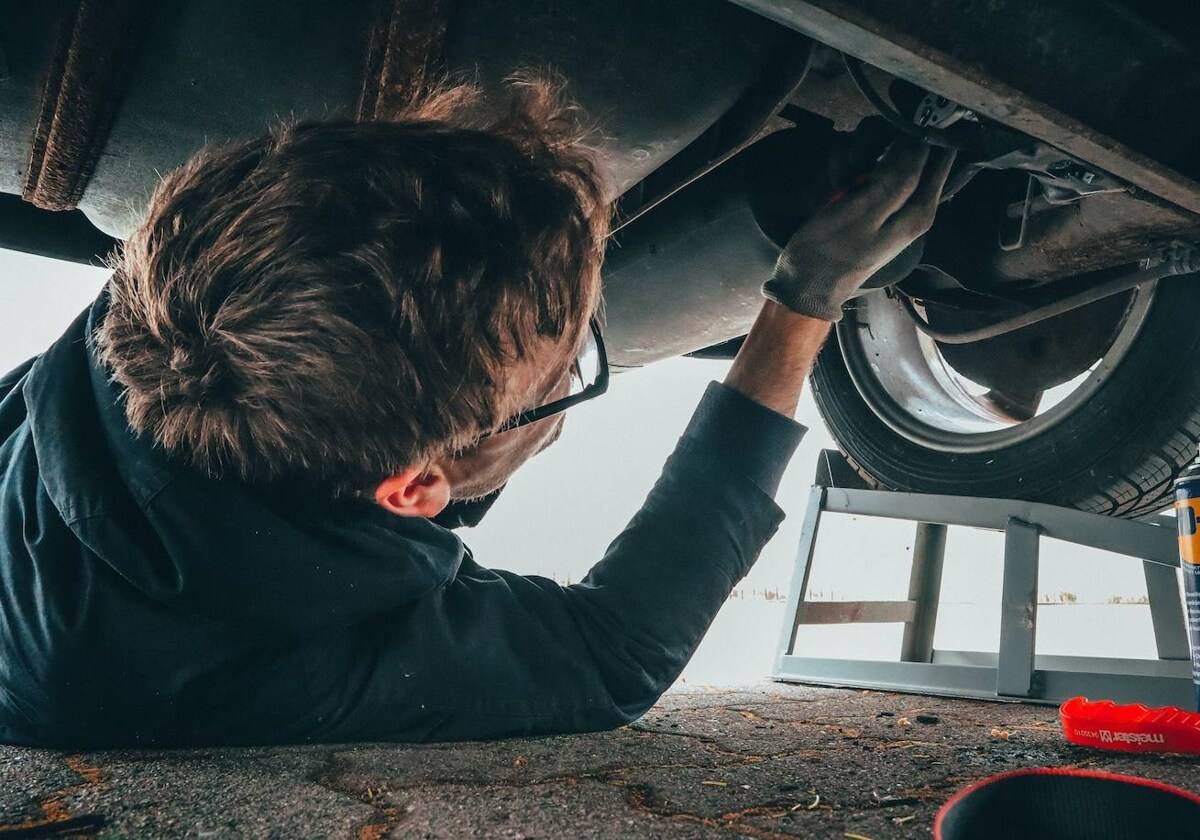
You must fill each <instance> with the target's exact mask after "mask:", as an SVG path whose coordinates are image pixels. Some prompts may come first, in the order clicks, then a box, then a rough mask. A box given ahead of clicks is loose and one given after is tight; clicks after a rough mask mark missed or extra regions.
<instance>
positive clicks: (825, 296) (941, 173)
mask: <svg viewBox="0 0 1200 840" xmlns="http://www.w3.org/2000/svg"><path fill="white" fill-rule="evenodd" d="M953 163H954V153H953V152H951V151H948V150H945V149H937V150H935V151H934V152H933V154H931V153H930V147H929V146H927V145H926V144H925V143H922V142H920V141H917V140H911V139H903V140H898V141H896V142H895V143H893V144H892V146H891V148H889V149H888V151H887V153H886V154H885V155H884V156H883V159H882V160H881V161H880V163H879V165H878V166H876V168H875V170H874V171H873V172H871V173H870V174H869V175H868V176H867V177H866V178H865V179H864V180H863V181H862V183H860V184H859V185H858V186H856V187H855V188H854V189H853V190H851V191H850V192H849V193H847V194H845V195H842V196H839V197H837V198H835V199H834V200H833V201H831V203H830V204H827V205H826V206H825V207H824V208H822V209H821V210H819V211H817V213H816V214H815V215H814V216H813V217H812V218H810V219H808V220H807V221H806V222H805V223H804V224H802V225H801V226H800V228H799V229H798V230H797V231H796V232H795V233H794V234H792V238H791V239H789V240H788V243H787V246H786V247H785V248H784V249H783V253H781V254H780V255H779V260H778V262H776V264H775V273H774V274H772V275H771V279H770V280H768V281H767V282H766V283H764V284H763V294H764V295H765V296H766V297H767V298H769V299H771V300H773V301H775V302H776V303H778V304H781V305H782V306H785V307H787V308H788V309H790V310H792V311H793V312H796V313H799V314H800V315H807V316H808V317H810V318H819V319H820V320H822V321H840V320H841V318H842V305H843V304H844V303H845V302H846V301H848V300H849V299H850V298H852V297H853V296H854V294H855V293H856V292H857V291H858V290H859V288H861V287H862V284H863V283H865V282H866V281H867V279H868V278H869V277H870V276H871V275H872V274H874V273H875V272H876V271H878V270H879V269H881V268H883V266H885V265H887V264H888V263H889V262H891V260H892V259H893V258H895V257H896V255H897V254H899V253H900V252H901V251H903V250H904V249H905V248H907V247H908V246H909V245H911V244H912V243H913V241H914V240H916V239H917V238H919V237H920V236H921V235H922V234H924V233H925V232H926V231H927V230H929V227H930V225H932V224H933V217H934V215H935V214H936V213H937V207H938V202H939V200H940V199H941V195H942V187H943V186H945V184H946V177H947V176H948V175H949V174H950V167H951V165H952V164H953Z"/></svg>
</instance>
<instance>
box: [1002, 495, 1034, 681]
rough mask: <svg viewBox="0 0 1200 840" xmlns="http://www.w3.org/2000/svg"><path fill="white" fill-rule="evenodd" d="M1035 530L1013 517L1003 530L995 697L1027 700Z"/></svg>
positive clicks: (1031, 645) (1030, 679) (1029, 678)
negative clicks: (1002, 567) (1002, 571)
mask: <svg viewBox="0 0 1200 840" xmlns="http://www.w3.org/2000/svg"><path fill="white" fill-rule="evenodd" d="M1037 582H1038V528H1037V526H1036V525H1030V524H1029V523H1027V522H1022V521H1021V520H1020V519H1017V518H1016V517H1013V518H1011V519H1009V520H1008V527H1007V528H1005V531H1004V591H1003V595H1002V596H1001V602H1000V651H999V656H998V657H997V662H996V694H998V695H1000V696H1002V697H1003V696H1008V697H1028V696H1030V693H1031V690H1032V688H1033V654H1034V643H1035V639H1036V631H1037Z"/></svg>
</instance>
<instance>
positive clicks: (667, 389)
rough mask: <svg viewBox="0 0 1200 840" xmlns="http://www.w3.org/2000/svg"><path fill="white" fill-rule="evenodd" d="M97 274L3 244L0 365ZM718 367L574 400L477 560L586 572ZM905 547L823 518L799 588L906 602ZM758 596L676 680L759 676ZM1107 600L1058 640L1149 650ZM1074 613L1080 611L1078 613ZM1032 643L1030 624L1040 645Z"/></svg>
mask: <svg viewBox="0 0 1200 840" xmlns="http://www.w3.org/2000/svg"><path fill="white" fill-rule="evenodd" d="M106 276H107V273H106V272H104V271H101V270H98V269H91V268H87V267H84V266H78V265H73V264H69V263H62V262H55V261H51V260H46V259H42V258H38V257H31V256H28V255H24V254H16V253H13V252H7V251H0V371H7V370H9V369H11V368H13V367H15V366H16V365H17V364H19V363H20V362H22V361H24V360H25V359H27V358H29V357H30V356H32V355H35V354H37V353H39V352H41V350H43V349H44V348H45V347H46V346H47V345H48V344H50V343H51V342H52V341H53V340H54V339H55V338H57V337H58V335H59V334H61V332H62V330H63V329H64V328H65V326H66V325H67V324H68V323H69V322H70V321H71V320H72V319H73V318H74V317H75V316H76V315H78V314H79V312H81V311H82V310H83V309H84V308H85V307H86V306H87V305H88V304H89V303H90V302H91V300H92V298H93V297H94V296H95V294H96V293H97V292H98V290H99V289H100V287H101V285H102V284H103V282H104V280H105V278H106ZM727 367H728V363H726V362H716V361H701V360H694V359H682V358H681V359H673V360H669V361H666V362H662V363H659V364H656V365H652V366H650V367H648V368H645V369H642V370H637V371H632V372H627V373H622V374H620V375H618V376H616V377H614V379H613V382H612V386H611V388H610V390H609V393H608V394H607V395H605V396H604V397H602V398H600V399H598V400H595V401H592V402H590V403H586V404H584V405H581V406H578V407H577V408H575V409H573V410H572V411H571V413H570V415H569V416H568V418H567V423H566V426H565V429H564V433H563V436H562V438H561V440H560V441H559V442H558V443H557V444H556V445H555V446H554V447H552V448H551V449H549V450H547V451H546V452H544V453H543V454H542V455H540V456H539V457H538V458H536V459H535V460H534V461H532V462H531V463H530V464H528V465H527V466H526V467H525V468H524V469H523V470H522V471H521V472H519V473H518V474H517V475H516V476H515V477H514V479H513V481H512V482H511V484H510V485H509V487H508V488H507V490H506V491H505V493H504V494H503V495H502V496H501V498H500V501H499V502H498V503H497V504H496V506H495V507H494V508H493V510H492V511H491V512H490V513H489V515H488V516H487V517H486V518H485V519H484V521H483V523H482V524H481V526H480V527H479V528H475V529H471V530H468V531H465V532H462V536H463V537H464V539H465V541H466V542H467V543H468V545H470V546H471V547H472V549H473V550H474V552H475V554H476V558H477V560H478V561H479V562H480V563H481V564H483V565H485V566H492V567H497V568H508V569H512V570H514V571H517V572H521V573H526V574H534V573H536V574H542V575H547V576H550V577H554V578H556V579H558V580H559V581H562V582H567V581H572V582H574V581H578V580H579V579H580V578H582V577H583V576H584V574H585V573H586V572H587V570H588V568H589V567H590V566H591V565H592V564H593V563H594V562H596V561H597V560H598V559H599V558H600V556H601V555H602V554H603V551H604V548H605V546H606V545H607V544H608V542H609V541H610V540H611V539H612V538H613V537H614V536H615V535H616V534H617V533H618V532H619V531H620V530H621V528H622V527H623V526H624V524H625V523H626V521H628V519H629V517H630V516H631V515H632V514H633V513H634V511H636V510H637V509H638V507H639V506H640V505H641V502H642V500H643V498H644V497H645V494H646V492H647V491H648V490H649V488H650V486H651V485H652V484H653V482H654V480H655V478H656V477H657V476H658V473H659V470H660V468H661V466H662V464H663V462H664V461H665V460H666V457H667V455H668V454H669V453H670V451H671V449H672V448H673V447H674V445H675V441H676V440H677V439H678V437H679V434H680V433H681V432H682V430H683V428H684V426H685V425H686V424H687V421H688V418H689V417H690V415H691V412H692V409H693V408H694V406H695V404H696V402H697V401H698V400H699V398H700V395H701V393H702V392H703V390H704V388H705V386H706V385H707V383H708V382H709V381H710V380H712V379H718V380H719V379H720V378H721V377H722V376H723V375H724V373H725V370H726V369H727ZM797 419H798V420H799V421H800V422H801V423H803V424H805V425H806V426H808V427H809V432H808V435H807V436H806V437H805V440H804V442H803V444H802V445H801V447H800V450H799V451H798V453H797V454H796V456H795V458H793V460H792V463H791V465H790V466H789V468H788V471H787V474H786V476H785V478H784V483H783V487H782V488H781V490H780V493H779V496H778V502H779V504H780V505H781V507H783V509H784V510H785V511H786V512H787V513H788V518H787V520H786V521H785V522H784V524H783V526H782V527H781V529H780V531H779V533H778V535H777V536H776V537H775V539H774V540H773V541H772V542H771V543H770V544H769V545H768V546H767V548H766V550H765V551H764V552H763V555H762V557H761V558H760V560H759V562H758V564H757V565H756V566H755V568H754V570H753V571H752V572H751V573H750V575H749V576H748V577H747V578H746V579H745V580H744V581H743V582H742V584H741V586H740V589H741V590H742V591H743V593H744V594H745V595H746V596H750V595H752V594H753V591H754V590H777V591H779V592H780V593H781V594H782V593H786V591H787V587H788V584H789V581H790V579H791V572H792V564H793V561H794V553H795V546H796V543H797V540H798V539H799V532H800V526H801V520H802V516H803V510H804V506H805V502H806V500H807V497H808V492H809V486H810V485H811V482H812V478H813V473H814V469H815V464H816V459H817V454H818V452H819V451H820V450H821V449H823V448H830V447H833V445H834V444H833V441H832V439H831V438H830V437H829V435H828V433H827V432H826V430H825V428H824V426H823V424H822V422H821V420H820V417H819V416H818V414H817V411H816V406H815V405H814V403H813V401H812V399H811V396H810V395H809V394H808V393H807V392H806V394H805V397H804V399H803V400H802V402H801V405H800V410H799V414H798V416H797ZM911 545H912V526H911V525H909V524H907V523H891V522H884V521H881V520H864V519H857V518H855V519H851V518H848V517H828V518H827V519H826V520H825V522H824V523H823V525H822V533H821V540H820V542H819V552H818V562H817V565H816V566H815V568H814V571H813V575H812V578H811V585H810V591H811V592H812V593H813V594H814V596H815V597H823V598H824V599H826V600H855V599H870V600H875V599H892V598H899V599H903V598H904V597H905V596H906V592H907V581H908V571H909V564H908V558H909V557H910V556H911ZM1000 546H1001V541H1000V535H998V534H988V533H979V532H970V531H965V530H962V529H952V530H951V533H950V544H949V551H948V556H947V565H946V570H945V575H944V579H943V602H944V603H946V602H952V603H958V604H963V605H964V607H965V605H966V604H968V603H973V604H976V605H978V606H977V608H964V609H963V610H961V611H960V615H959V618H957V619H955V618H954V617H953V614H952V612H951V611H948V612H946V613H945V619H944V620H943V621H942V622H940V623H939V634H938V635H939V639H938V646H939V647H947V646H958V644H963V646H968V645H969V644H970V642H971V640H972V639H983V640H984V641H983V642H981V643H980V644H983V645H986V644H987V639H989V638H991V636H992V635H994V630H993V629H992V628H993V627H994V626H995V624H996V622H998V619H999V594H1000V560H1001V553H1000ZM1039 591H1040V592H1042V593H1049V594H1053V593H1058V592H1063V591H1068V592H1074V593H1075V594H1076V595H1077V596H1078V598H1079V600H1080V601H1081V602H1098V603H1103V602H1104V601H1105V600H1107V598H1108V597H1109V596H1110V595H1127V596H1128V595H1133V596H1136V595H1142V594H1145V586H1144V583H1143V579H1142V574H1141V565H1140V563H1135V562H1130V561H1129V560H1127V559H1125V558H1117V557H1114V556H1112V555H1105V554H1104V553H1103V552H1097V551H1093V550H1090V549H1082V548H1078V547H1073V546H1070V547H1068V546H1056V545H1054V544H1053V543H1051V542H1050V541H1043V553H1042V567H1041V576H1040V582H1039ZM750 603H756V602H753V601H752V602H750ZM757 603H759V604H761V606H762V608H761V609H757V612H755V613H753V617H751V615H750V613H748V612H747V608H748V607H749V604H747V603H746V602H745V601H744V600H743V601H741V602H738V601H731V602H730V603H729V604H728V605H727V608H726V610H725V611H723V614H722V617H721V618H718V620H717V622H716V624H715V625H714V627H713V630H712V632H711V633H710V634H709V638H708V639H707V640H706V642H705V644H704V646H703V647H702V649H701V653H700V654H698V655H697V662H695V663H693V666H691V670H689V672H687V673H685V676H689V675H691V676H692V681H693V682H709V683H720V682H724V681H734V682H741V681H745V680H746V679H748V678H753V677H754V676H755V675H761V674H763V673H765V670H766V669H767V668H769V667H770V666H769V662H770V659H771V655H772V654H773V652H774V647H775V644H776V634H777V629H776V628H777V627H778V623H779V621H780V619H781V618H782V613H783V610H782V609H781V608H780V607H779V606H778V604H777V603H775V602H761V601H759V602H757ZM1114 609H1115V610H1118V611H1121V610H1124V611H1126V612H1128V613H1130V615H1132V611H1136V612H1137V614H1138V616H1139V617H1137V618H1136V620H1133V621H1132V624H1131V623H1130V622H1127V621H1126V622H1115V623H1114V622H1110V620H1109V619H1108V618H1106V617H1105V616H1107V614H1108V613H1103V614H1100V613H1096V612H1095V611H1092V612H1090V613H1089V614H1088V617H1087V619H1086V620H1085V624H1086V626H1079V627H1077V628H1066V627H1064V628H1063V629H1062V633H1060V634H1059V635H1060V636H1061V637H1062V638H1063V639H1065V640H1066V642H1070V640H1071V639H1073V638H1075V637H1076V636H1078V637H1079V639H1080V642H1081V644H1086V646H1087V650H1084V649H1079V650H1077V651H1074V652H1079V653H1085V652H1086V653H1094V654H1105V653H1108V654H1109V655H1115V654H1114V653H1112V651H1114V650H1116V649H1117V648H1121V649H1123V650H1128V648H1129V646H1130V645H1133V647H1134V648H1135V650H1128V652H1129V653H1131V654H1132V655H1143V656H1152V655H1153V648H1152V646H1151V643H1150V639H1149V637H1148V636H1147V632H1148V628H1149V617H1148V614H1146V615H1145V616H1144V620H1143V618H1142V617H1141V614H1143V613H1147V611H1146V610H1145V608H1144V607H1116V608H1111V607H1105V608H1103V610H1107V611H1111V610H1114ZM1046 612H1047V613H1049V612H1052V611H1046ZM1066 612H1070V610H1069V609H1066ZM1073 615H1075V616H1076V619H1081V618H1082V617H1083V611H1079V610H1077V611H1075V613H1073ZM1048 617H1049V616H1048V615H1047V616H1046V618H1048ZM1045 620H1046V619H1043V621H1045ZM1072 623H1077V622H1072ZM985 625H986V626H985ZM1117 625H1119V626H1120V627H1119V629H1118V627H1117ZM1105 628H1108V632H1107V633H1106V632H1105ZM875 629H876V628H868V630H875ZM894 629H895V628H887V627H884V628H882V629H881V630H880V631H879V632H882V633H883V634H884V635H886V636H887V637H888V638H889V639H892V638H893V637H895V633H889V631H891V630H894ZM840 630H842V631H844V630H846V628H841V629H840ZM851 630H852V631H853V628H851ZM989 634H991V635H989ZM1097 634H1099V635H1097ZM948 635H949V636H955V637H956V638H950V639H947V638H946V637H947V636H948ZM957 637H962V638H966V640H967V641H966V642H962V641H961V639H960V638H957ZM842 638H845V639H846V640H847V641H848V642H850V641H853V640H854V639H856V638H859V639H860V641H859V642H854V645H857V647H855V649H854V650H852V651H850V652H849V653H847V654H846V655H853V654H859V651H858V648H859V647H861V648H864V649H865V648H870V647H872V645H873V644H874V643H873V642H872V641H871V640H872V639H876V640H877V639H879V638H883V636H880V635H879V634H878V633H876V635H874V636H872V635H871V634H870V633H867V634H865V635H862V634H860V636H858V637H856V636H855V635H854V633H853V632H851V633H849V634H847V633H843V635H842ZM896 638H898V637H896ZM1131 638H1132V639H1133V641H1131ZM1042 639H1043V636H1042V634H1039V649H1041V648H1042V645H1041V641H1042ZM1066 642H1063V644H1065V643H1066ZM854 645H852V647H853V646H854ZM747 646H749V647H750V649H749V650H748V649H747ZM1060 646H1061V645H1060V644H1059V643H1055V647H1056V648H1058V647H1060ZM885 647H889V648H890V647H891V642H888V643H887V645H886V646H885ZM993 649H994V648H993ZM1045 652H1051V651H1049V650H1047V651H1045ZM1053 652H1068V651H1066V650H1055V651H1053ZM859 655H861V654H859Z"/></svg>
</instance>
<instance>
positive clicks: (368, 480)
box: [97, 79, 608, 492]
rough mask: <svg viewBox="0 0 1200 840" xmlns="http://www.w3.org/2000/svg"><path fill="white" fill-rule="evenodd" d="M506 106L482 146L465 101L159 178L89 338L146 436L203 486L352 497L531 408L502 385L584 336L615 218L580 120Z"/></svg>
mask: <svg viewBox="0 0 1200 840" xmlns="http://www.w3.org/2000/svg"><path fill="white" fill-rule="evenodd" d="M510 90H511V93H512V102H513V104H512V107H511V109H510V110H509V112H508V113H506V114H505V115H504V116H502V117H500V118H499V119H497V120H495V121H493V122H491V123H490V124H484V125H482V126H481V125H479V124H478V123H473V122H471V121H470V118H469V117H468V116H467V115H468V114H471V113H475V112H476V110H477V109H475V108H474V107H473V103H474V102H475V100H476V99H477V95H476V94H475V92H474V91H473V90H472V89H470V88H465V87H456V88H450V89H445V90H442V91H440V92H439V93H437V94H435V95H432V96H430V97H428V98H426V99H424V100H422V101H421V102H419V103H417V104H416V105H414V106H413V107H412V109H411V110H410V111H408V112H407V113H404V114H401V115H398V116H397V118H396V119H394V120H391V121H388V122H370V123H354V122H349V121H333V122H309V123H299V124H292V125H285V126H282V127H280V128H278V129H276V130H274V131H272V132H271V133H270V134H269V135H267V136H264V137H261V138H258V139H255V140H251V141H249V142H244V143H239V144H236V145H229V146H224V147H219V148H210V149H207V150H205V151H202V152H201V153H199V154H198V155H196V156H195V157H194V158H192V159H191V160H190V161H189V162H188V163H187V164H185V165H184V166H183V167H181V168H180V169H177V170H175V171H174V172H171V173H170V174H168V175H167V176H166V177H165V178H164V179H163V180H162V183H161V184H160V185H159V187H158V189H157V191H156V192H155V194H154V197H153V199H152V200H151V203H150V208H149V214H148V217H147V218H146V220H145V222H144V223H143V224H142V225H141V226H140V227H139V228H138V229H137V231H136V232H135V233H134V235H133V236H132V237H131V238H130V240H129V241H128V243H127V244H126V245H125V248H124V249H123V253H122V255H121V257H120V258H119V261H118V263H117V265H116V266H115V271H114V274H113V277H112V280H111V281H110V283H109V287H108V288H109V294H110V302H109V309H108V313H107V316H106V317H105V318H104V320H103V322H102V324H101V326H100V327H99V329H98V334H97V339H98V346H99V348H100V356H101V359H102V360H103V362H104V363H105V364H106V365H107V366H108V367H109V369H110V371H111V375H112V378H113V379H114V380H115V381H116V382H117V383H118V384H119V385H120V386H121V387H122V388H123V391H124V406H125V413H126V416H127V418H128V420H129V425H130V426H131V428H132V429H133V430H134V432H136V433H138V434H145V435H149V436H150V437H151V438H152V439H153V440H154V442H155V443H156V444H157V445H158V446H160V447H161V448H162V449H164V450H166V451H167V452H168V453H170V454H171V455H172V456H173V457H175V458H177V459H180V460H182V461H183V462H186V463H188V464H190V465H191V466H193V467H195V468H196V469H198V470H200V471H201V472H203V473H205V474H207V475H209V476H212V477H218V478H219V477H234V478H238V479H240V480H243V481H249V482H254V483H265V482H271V481H275V480H279V479H286V478H303V479H305V480H309V481H314V482H318V483H320V484H323V485H327V486H328V487H329V488H330V489H331V490H333V491H334V492H345V491H348V490H366V489H368V488H370V487H371V486H372V485H373V483H375V482H378V481H379V480H381V479H383V478H385V477H387V476H389V475H392V474H395V473H397V472H399V471H400V470H401V469H402V468H404V467H406V466H412V465H418V464H421V463H424V462H426V461H427V460H429V459H431V458H434V457H437V456H439V455H445V454H449V453H452V452H453V451H455V450H459V449H461V448H463V447H466V446H469V445H470V444H471V443H472V442H473V441H474V440H476V439H478V437H480V436H481V435H483V434H486V433H487V432H489V431H492V430H494V429H495V428H496V427H497V426H498V425H500V424H501V423H503V422H504V420H505V419H507V417H508V416H509V415H510V414H512V413H514V412H515V411H519V410H520V409H522V408H525V407H526V406H523V405H520V404H518V403H519V401H520V399H521V398H522V395H513V394H510V393H507V391H506V389H505V380H506V369H510V368H511V366H512V365H513V364H514V363H515V362H517V361H518V360H521V359H524V358H526V357H527V355H528V354H529V353H530V351H531V350H532V349H533V348H535V347H536V346H542V345H544V343H545V342H546V341H547V340H550V341H554V342H560V343H561V342H568V341H572V340H573V338H574V336H577V335H582V330H583V329H586V324H587V319H588V317H589V316H590V315H591V313H592V312H593V310H594V308H595V306H596V304H597V302H598V299H599V288H600V280H599V270H600V262H601V255H602V250H603V241H604V237H605V235H606V233H607V229H608V211H607V208H606V207H605V205H604V202H603V198H602V194H601V188H600V181H599V179H598V177H597V173H596V170H595V167H594V165H593V162H592V156H591V155H590V154H589V152H588V150H587V149H586V148H585V147H584V146H583V145H582V144H581V143H580V142H579V137H580V134H579V132H578V121H577V119H576V118H575V114H574V111H573V109H571V108H570V107H564V106H563V105H562V104H561V100H560V99H559V97H558V95H557V93H556V91H555V90H554V89H553V88H552V87H551V86H550V85H548V84H546V83H544V82H538V81H532V80H528V79H527V80H519V81H514V82H513V84H512V86H511V89H510ZM565 352H568V351H564V353H565Z"/></svg>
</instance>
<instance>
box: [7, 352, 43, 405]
mask: <svg viewBox="0 0 1200 840" xmlns="http://www.w3.org/2000/svg"><path fill="white" fill-rule="evenodd" d="M36 361H37V356H34V357H33V358H32V359H30V360H29V361H27V362H25V363H24V364H21V365H18V366H17V367H16V368H15V369H13V370H10V371H9V372H8V373H0V400H3V399H4V398H5V397H7V396H8V392H9V391H11V390H12V389H13V388H15V387H17V383H18V382H20V381H21V379H22V377H24V376H25V374H27V373H29V369H30V368H31V367H33V363H34V362H36Z"/></svg>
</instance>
